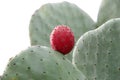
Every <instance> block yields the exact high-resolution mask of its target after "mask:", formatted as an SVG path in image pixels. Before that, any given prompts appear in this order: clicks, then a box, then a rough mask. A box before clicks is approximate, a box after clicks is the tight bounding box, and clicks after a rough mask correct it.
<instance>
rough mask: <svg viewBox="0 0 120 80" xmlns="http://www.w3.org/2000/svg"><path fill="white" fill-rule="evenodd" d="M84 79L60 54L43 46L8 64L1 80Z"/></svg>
mask: <svg viewBox="0 0 120 80" xmlns="http://www.w3.org/2000/svg"><path fill="white" fill-rule="evenodd" d="M85 79H86V78H85V76H84V75H83V74H82V72H80V71H79V70H78V69H77V68H76V67H74V66H73V65H72V63H71V62H69V60H67V59H66V58H65V57H64V56H63V55H62V54H59V53H58V52H56V51H53V50H52V49H50V48H47V47H44V46H33V47H30V48H29V49H27V50H24V51H22V52H21V53H20V54H18V55H17V56H16V57H14V58H13V59H12V60H11V61H10V62H9V64H8V65H7V68H6V70H5V72H4V74H3V76H2V79H1V80H85Z"/></svg>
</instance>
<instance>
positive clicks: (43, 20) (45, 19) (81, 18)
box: [29, 2, 95, 47]
mask: <svg viewBox="0 0 120 80" xmlns="http://www.w3.org/2000/svg"><path fill="white" fill-rule="evenodd" d="M62 24H63V25H67V26H69V27H70V28H71V29H72V31H73V32H74V35H75V41H76V40H77V39H78V38H79V37H80V36H81V35H82V34H83V33H84V32H86V31H88V30H91V29H94V27H95V26H94V21H93V20H92V19H91V18H90V17H89V16H88V15H87V14H86V13H85V12H84V11H83V10H81V9H80V8H78V7H77V6H76V5H75V4H72V3H69V2H61V3H48V4H45V5H43V6H42V7H41V8H40V9H38V10H37V11H36V12H35V13H34V14H33V16H32V18H31V21H30V26H29V31H30V40H31V45H43V46H48V47H50V43H49V36H50V33H51V32H52V30H53V28H54V27H55V26H57V25H62Z"/></svg>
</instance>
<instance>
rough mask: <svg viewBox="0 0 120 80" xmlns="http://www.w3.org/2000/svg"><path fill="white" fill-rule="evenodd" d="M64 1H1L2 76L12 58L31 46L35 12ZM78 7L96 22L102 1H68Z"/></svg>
mask: <svg viewBox="0 0 120 80" xmlns="http://www.w3.org/2000/svg"><path fill="white" fill-rule="evenodd" d="M61 1H63V0H0V75H1V74H2V73H3V71H4V69H5V67H6V64H7V63H8V60H9V58H10V57H12V56H15V55H16V54H18V53H19V52H20V51H21V50H24V49H26V48H27V47H29V46H30V40H29V22H30V18H31V15H32V14H33V13H34V11H35V10H36V9H38V8H40V6H41V5H43V4H45V3H48V2H49V3H53V2H61ZM66 1H69V2H72V3H75V4H76V5H78V6H79V7H80V8H81V9H83V10H84V11H85V12H86V13H88V14H89V15H90V16H91V17H92V18H93V20H94V21H96V19H97V14H98V9H99V6H100V3H101V0H66Z"/></svg>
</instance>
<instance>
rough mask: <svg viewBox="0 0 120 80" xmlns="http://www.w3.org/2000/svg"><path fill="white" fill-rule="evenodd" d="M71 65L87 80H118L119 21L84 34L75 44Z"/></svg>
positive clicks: (119, 51) (113, 20)
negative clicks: (80, 71)
mask: <svg viewBox="0 0 120 80" xmlns="http://www.w3.org/2000/svg"><path fill="white" fill-rule="evenodd" d="M73 63H74V65H76V66H77V67H78V68H79V69H80V70H82V72H83V73H84V74H85V75H86V76H87V78H88V80H119V79H120V19H112V20H110V21H108V22H106V23H105V24H103V25H102V26H100V27H99V28H97V29H95V30H92V31H89V32H87V33H85V34H84V35H83V36H82V37H81V38H80V39H79V40H78V42H77V44H76V47H75V49H74V57H73Z"/></svg>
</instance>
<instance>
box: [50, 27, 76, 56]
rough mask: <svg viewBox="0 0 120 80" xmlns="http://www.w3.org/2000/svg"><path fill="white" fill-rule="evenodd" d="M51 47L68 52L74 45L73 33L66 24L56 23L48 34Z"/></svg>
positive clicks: (63, 52) (64, 52)
mask: <svg viewBox="0 0 120 80" xmlns="http://www.w3.org/2000/svg"><path fill="white" fill-rule="evenodd" d="M50 44H51V47H52V48H53V49H54V50H56V51H59V52H61V53H62V54H64V55H65V54H68V53H69V52H70V51H71V50H72V48H73V46H74V34H73V32H72V30H71V29H70V28H69V27H68V26H66V25H58V26H56V27H55V28H54V30H53V31H52V32H51V34H50Z"/></svg>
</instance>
